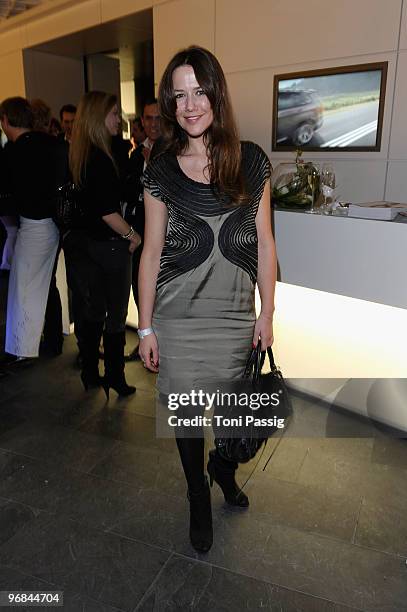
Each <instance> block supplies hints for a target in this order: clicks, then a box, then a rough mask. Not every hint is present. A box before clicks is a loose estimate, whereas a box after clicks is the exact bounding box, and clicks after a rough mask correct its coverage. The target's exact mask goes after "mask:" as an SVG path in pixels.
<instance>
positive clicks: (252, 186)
mask: <svg viewBox="0 0 407 612" xmlns="http://www.w3.org/2000/svg"><path fill="white" fill-rule="evenodd" d="M242 163H243V167H244V169H245V174H246V179H247V184H248V189H249V192H250V194H251V196H252V201H253V205H254V206H255V208H257V206H258V204H259V202H260V200H261V196H262V195H263V191H264V186H265V184H266V182H267V181H268V179H269V178H270V175H271V164H270V160H269V158H268V157H267V155H266V153H265V152H264V151H263V149H262V148H261V147H259V145H257V144H256V143H254V142H242Z"/></svg>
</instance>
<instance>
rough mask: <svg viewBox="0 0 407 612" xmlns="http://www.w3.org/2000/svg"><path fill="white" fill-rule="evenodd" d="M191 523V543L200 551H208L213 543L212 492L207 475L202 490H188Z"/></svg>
mask: <svg viewBox="0 0 407 612" xmlns="http://www.w3.org/2000/svg"><path fill="white" fill-rule="evenodd" d="M188 499H189V508H190V523H189V537H190V539H191V544H192V546H193V547H194V548H195V550H197V551H198V552H202V553H206V552H208V550H209V549H210V548H211V546H212V543H213V529H212V507H211V492H210V489H209V485H208V481H207V479H206V477H205V484H204V486H203V488H202V490H201V491H198V492H197V493H190V492H189V491H188Z"/></svg>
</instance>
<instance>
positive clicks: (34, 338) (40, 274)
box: [6, 217, 59, 357]
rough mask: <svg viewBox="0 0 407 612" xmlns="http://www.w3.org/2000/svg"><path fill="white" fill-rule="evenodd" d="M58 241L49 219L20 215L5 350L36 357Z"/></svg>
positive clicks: (54, 227) (56, 233)
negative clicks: (28, 217) (29, 217)
mask: <svg viewBox="0 0 407 612" xmlns="http://www.w3.org/2000/svg"><path fill="white" fill-rule="evenodd" d="M58 242H59V232H58V229H57V227H56V225H55V223H54V222H53V221H52V219H40V220H39V221H37V220H33V219H26V218H25V217H20V228H19V230H18V234H17V241H16V246H15V250H14V257H13V261H12V264H11V270H10V279H9V288H8V300H7V323H6V351H7V353H11V354H12V355H17V356H18V357H38V349H39V346H40V340H41V334H42V328H43V326H44V318H45V309H46V306H47V300H48V292H49V285H50V282H51V277H52V270H53V267H54V263H55V256H56V252H57V249H58Z"/></svg>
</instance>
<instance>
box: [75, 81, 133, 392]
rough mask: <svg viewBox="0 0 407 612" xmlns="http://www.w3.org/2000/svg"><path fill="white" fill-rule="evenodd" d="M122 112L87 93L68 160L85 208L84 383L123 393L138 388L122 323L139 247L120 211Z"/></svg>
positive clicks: (106, 97)
mask: <svg viewBox="0 0 407 612" xmlns="http://www.w3.org/2000/svg"><path fill="white" fill-rule="evenodd" d="M119 127H120V116H119V110H118V107H117V99H116V97H115V96H114V95H110V94H108V93H105V92H101V91H91V92H88V93H87V94H85V95H84V96H83V97H82V99H81V101H80V103H79V106H78V111H77V114H76V117H75V123H74V128H73V132H72V140H71V144H70V148H69V163H70V169H71V173H72V178H73V181H74V183H75V184H76V185H78V186H79V189H80V191H79V195H80V201H81V203H82V208H83V210H84V211H85V218H86V219H85V239H86V242H85V245H84V249H83V256H84V261H83V262H82V266H79V267H78V269H80V270H85V273H86V274H87V281H86V283H85V288H86V290H87V291H88V292H89V295H88V296H87V306H88V310H87V312H86V314H85V317H84V318H85V319H86V324H85V326H84V330H83V332H84V336H83V338H82V340H83V346H81V353H82V359H83V369H82V374H81V377H82V382H83V384H84V386H85V389H87V388H88V387H89V386H98V385H100V384H103V387H104V389H105V392H106V396H107V397H109V389H110V388H112V389H114V390H115V391H116V392H117V393H118V395H120V396H127V395H131V394H132V393H134V392H135V390H136V388H135V387H134V386H130V385H128V384H127V382H126V379H125V375H124V346H125V325H126V317H127V308H128V301H129V294H130V284H131V254H132V253H133V252H134V251H135V250H136V249H137V248H138V247H139V246H140V243H141V239H140V236H139V235H138V234H137V232H136V231H135V230H134V229H133V228H132V227H131V226H130V225H129V224H128V223H127V222H126V221H125V220H124V219H123V217H122V215H121V205H120V196H121V184H120V179H119V171H118V168H117V165H116V163H115V160H114V157H113V154H112V137H114V136H117V134H118V131H119ZM101 330H103V346H104V360H105V377H104V380H103V381H101V380H100V377H99V371H98V361H99V339H100V334H101Z"/></svg>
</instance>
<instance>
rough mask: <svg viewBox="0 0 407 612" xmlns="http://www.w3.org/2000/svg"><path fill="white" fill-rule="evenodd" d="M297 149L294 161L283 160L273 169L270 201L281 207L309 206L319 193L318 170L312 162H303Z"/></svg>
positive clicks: (304, 207)
mask: <svg viewBox="0 0 407 612" xmlns="http://www.w3.org/2000/svg"><path fill="white" fill-rule="evenodd" d="M301 155H302V151H301V150H299V149H297V151H296V158H295V162H285V163H284V162H283V163H281V164H279V165H278V166H277V168H276V169H275V170H274V172H273V174H272V177H271V182H272V201H273V203H274V204H276V205H277V206H280V207H283V208H299V209H303V210H304V209H308V208H311V205H312V202H313V198H314V203H315V202H316V201H317V200H318V198H319V195H320V186H319V172H318V169H317V167H316V166H315V165H314V164H313V163H312V162H304V160H303V159H302V158H301Z"/></svg>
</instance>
